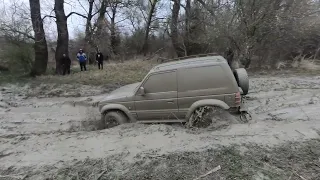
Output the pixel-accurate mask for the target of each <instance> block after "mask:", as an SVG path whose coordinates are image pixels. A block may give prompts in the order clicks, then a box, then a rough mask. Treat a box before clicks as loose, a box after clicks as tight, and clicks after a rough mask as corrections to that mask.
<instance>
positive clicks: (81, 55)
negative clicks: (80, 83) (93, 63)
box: [77, 49, 87, 71]
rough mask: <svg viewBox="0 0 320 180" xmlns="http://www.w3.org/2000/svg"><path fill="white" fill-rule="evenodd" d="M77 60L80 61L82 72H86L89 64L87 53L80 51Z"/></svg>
mask: <svg viewBox="0 0 320 180" xmlns="http://www.w3.org/2000/svg"><path fill="white" fill-rule="evenodd" d="M77 59H78V61H79V64H80V69H81V71H83V70H84V71H86V70H87V68H86V64H87V55H86V53H84V52H83V50H82V49H80V50H79V52H78V54H77Z"/></svg>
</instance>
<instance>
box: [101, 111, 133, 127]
mask: <svg viewBox="0 0 320 180" xmlns="http://www.w3.org/2000/svg"><path fill="white" fill-rule="evenodd" d="M127 122H128V118H127V116H126V115H125V114H124V113H123V112H120V111H111V112H107V113H104V114H102V117H101V124H102V126H103V129H108V128H113V127H115V126H118V125H120V124H124V123H127Z"/></svg>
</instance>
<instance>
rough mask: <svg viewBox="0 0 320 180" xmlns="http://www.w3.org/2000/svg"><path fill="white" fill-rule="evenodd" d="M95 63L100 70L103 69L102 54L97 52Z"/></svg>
mask: <svg viewBox="0 0 320 180" xmlns="http://www.w3.org/2000/svg"><path fill="white" fill-rule="evenodd" d="M96 61H97V63H98V68H99V69H100V67H101V69H103V54H102V53H101V52H100V51H98V53H97V55H96Z"/></svg>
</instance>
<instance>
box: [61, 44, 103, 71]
mask: <svg viewBox="0 0 320 180" xmlns="http://www.w3.org/2000/svg"><path fill="white" fill-rule="evenodd" d="M77 60H78V62H79V65H80V70H81V71H86V70H87V67H86V64H87V60H88V58H87V55H86V53H84V51H83V49H80V50H79V52H78V53H77ZM103 60H104V56H103V54H102V53H101V52H100V50H98V52H97V54H96V62H97V63H98V68H99V69H103ZM60 63H61V66H62V74H63V75H65V74H70V68H71V59H70V58H69V56H67V55H66V54H63V55H62V57H61V59H60Z"/></svg>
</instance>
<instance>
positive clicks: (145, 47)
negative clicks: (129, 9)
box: [142, 0, 157, 56]
mask: <svg viewBox="0 0 320 180" xmlns="http://www.w3.org/2000/svg"><path fill="white" fill-rule="evenodd" d="M156 4H157V0H150V5H151V9H150V11H149V15H148V20H147V24H146V33H145V36H144V43H143V46H142V52H143V55H144V56H146V55H147V52H148V46H149V32H150V26H151V22H152V17H153V14H154V11H155V7H156Z"/></svg>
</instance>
